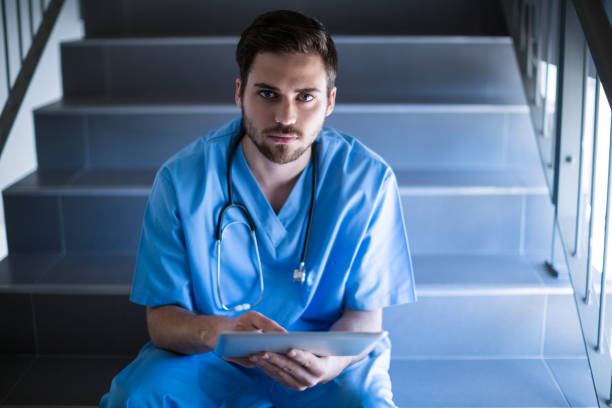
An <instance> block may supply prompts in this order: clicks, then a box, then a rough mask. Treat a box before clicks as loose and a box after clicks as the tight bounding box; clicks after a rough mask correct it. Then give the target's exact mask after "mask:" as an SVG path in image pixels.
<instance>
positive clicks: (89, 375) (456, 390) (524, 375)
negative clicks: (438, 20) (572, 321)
mask: <svg viewBox="0 0 612 408" xmlns="http://www.w3.org/2000/svg"><path fill="white" fill-rule="evenodd" d="M129 361H130V358H129V357H105V356H91V357H83V356H73V357H70V356H38V357H36V356H27V355H26V356H3V357H0V378H1V379H2V383H0V401H1V402H2V405H1V406H2V407H7V408H8V407H13V406H19V407H31V408H32V407H34V406H36V407H38V408H40V407H43V406H45V407H58V406H63V407H66V406H75V405H77V406H80V407H86V406H87V407H94V406H98V403H99V400H100V398H101V397H102V395H103V394H104V393H105V392H106V391H108V389H109V388H110V381H111V379H112V378H113V376H114V375H115V374H116V373H118V372H119V371H120V370H121V369H122V368H123V367H124V366H126V365H127V364H128V363H129ZM390 374H391V381H392V384H393V386H392V387H393V395H394V402H395V403H396V404H397V405H398V407H400V408H407V407H500V408H503V407H508V408H510V407H567V406H572V407H582V408H586V407H589V408H595V407H597V406H598V405H597V399H596V397H595V394H594V392H593V388H592V382H591V379H590V371H589V369H588V363H587V361H586V359H583V358H576V359H544V358H533V359H461V360H454V359H435V360H398V359H394V360H392V361H391V370H390ZM33 390H36V392H32V391H33Z"/></svg>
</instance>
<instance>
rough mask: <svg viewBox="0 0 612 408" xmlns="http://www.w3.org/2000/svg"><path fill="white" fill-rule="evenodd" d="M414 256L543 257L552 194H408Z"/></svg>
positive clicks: (406, 206)
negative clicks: (484, 255)
mask: <svg viewBox="0 0 612 408" xmlns="http://www.w3.org/2000/svg"><path fill="white" fill-rule="evenodd" d="M402 206H403V209H404V220H405V224H406V230H407V232H408V239H409V241H410V247H411V250H412V253H413V254H415V255H423V254H516V255H519V254H524V253H530V254H540V253H547V250H548V248H549V245H550V231H551V230H552V217H551V214H552V213H551V208H550V203H549V199H548V197H547V196H546V195H543V194H536V195H522V194H517V195H506V194H499V195H496V194H493V195H486V194H485V195H404V196H403V197H402Z"/></svg>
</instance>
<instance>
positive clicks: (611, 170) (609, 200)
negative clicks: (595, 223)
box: [597, 121, 612, 352]
mask: <svg viewBox="0 0 612 408" xmlns="http://www.w3.org/2000/svg"><path fill="white" fill-rule="evenodd" d="M610 135H611V136H612V121H611V127H610ZM609 150H610V151H609V153H608V183H607V184H608V185H607V190H606V218H605V221H604V246H603V266H602V268H601V293H600V296H599V324H598V326H597V351H599V352H601V351H602V349H603V336H604V332H603V325H604V320H605V315H606V300H607V296H606V289H607V283H608V282H607V279H606V276H607V274H608V259H607V258H608V256H607V254H608V238H609V235H610V234H608V229H609V225H610V224H609V221H610V207H612V197H611V195H612V165H611V164H612V143H610V149H609Z"/></svg>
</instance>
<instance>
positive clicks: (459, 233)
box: [4, 169, 552, 254]
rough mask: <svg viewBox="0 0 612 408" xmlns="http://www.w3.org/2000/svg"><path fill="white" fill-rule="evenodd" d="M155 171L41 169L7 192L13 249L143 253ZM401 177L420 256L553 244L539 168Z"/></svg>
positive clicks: (529, 249)
mask: <svg viewBox="0 0 612 408" xmlns="http://www.w3.org/2000/svg"><path fill="white" fill-rule="evenodd" d="M154 175H155V170H129V171H128V170H100V169H94V170H91V169H90V170H80V171H72V172H70V171H36V172H34V173H32V174H31V175H29V176H28V177H26V178H25V179H23V180H21V181H19V182H18V183H16V184H14V185H13V186H11V187H10V188H8V189H7V190H5V192H4V209H5V214H6V228H7V237H8V246H9V251H10V252H16V253H18V252H44V251H51V252H63V251H65V252H68V253H91V252H98V251H100V252H105V253H123V254H133V253H135V251H136V249H137V245H138V239H139V236H140V231H141V227H142V224H141V223H142V217H143V215H144V210H145V206H146V202H147V198H148V195H149V193H150V189H151V185H152V182H153V179H154ZM397 178H398V181H399V185H400V193H401V196H402V202H403V208H404V217H405V222H406V228H407V231H408V236H409V239H410V243H411V248H412V251H413V253H414V254H428V253H435V254H440V253H455V254H457V253H474V254H478V253H479V254H492V253H506V254H523V253H542V252H545V251H546V249H547V248H548V245H549V239H550V238H549V235H548V233H549V229H548V228H547V226H551V225H552V224H551V223H552V218H551V217H552V212H551V207H550V203H549V199H548V193H547V190H546V187H545V186H544V182H543V181H542V180H543V179H542V175H541V174H540V172H539V171H538V172H536V174H532V173H529V172H527V173H525V172H521V171H398V172H397ZM315 211H316V210H315ZM315 216H316V214H315Z"/></svg>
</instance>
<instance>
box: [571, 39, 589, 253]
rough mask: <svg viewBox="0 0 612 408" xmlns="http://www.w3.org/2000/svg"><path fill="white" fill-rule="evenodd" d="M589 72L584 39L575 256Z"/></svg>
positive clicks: (578, 238) (579, 229)
mask: <svg viewBox="0 0 612 408" xmlns="http://www.w3.org/2000/svg"><path fill="white" fill-rule="evenodd" d="M588 77H589V73H588V47H587V43H586V40H585V41H584V48H583V55H582V102H581V105H580V106H581V107H582V114H581V115H580V156H579V157H578V197H577V199H576V201H577V202H576V230H575V234H574V251H573V254H572V255H573V256H574V257H576V256H578V253H579V252H580V249H581V246H580V242H581V240H582V216H581V215H582V166H583V164H584V157H583V156H584V148H583V147H582V144H583V143H584V117H585V112H584V109H585V107H586V93H587V79H588Z"/></svg>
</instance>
